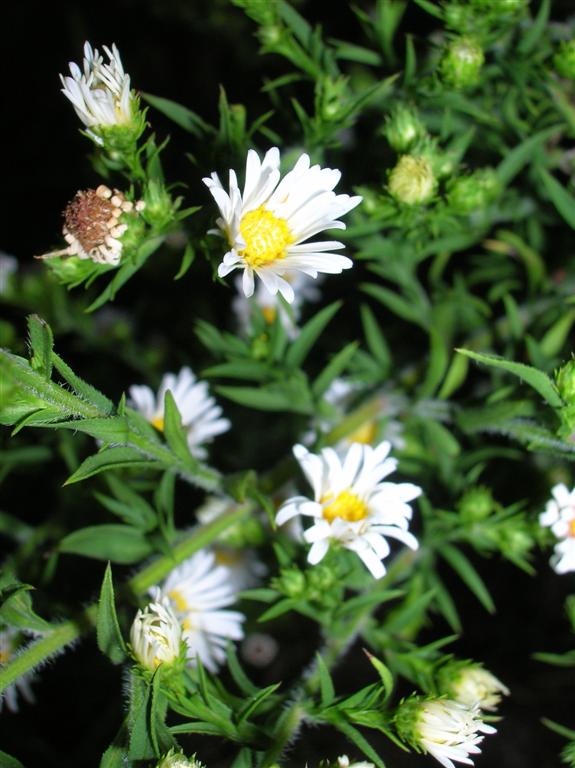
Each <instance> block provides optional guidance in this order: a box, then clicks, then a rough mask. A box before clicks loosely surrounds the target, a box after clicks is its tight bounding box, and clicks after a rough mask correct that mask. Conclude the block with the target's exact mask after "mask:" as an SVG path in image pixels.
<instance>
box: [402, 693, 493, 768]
mask: <svg viewBox="0 0 575 768" xmlns="http://www.w3.org/2000/svg"><path fill="white" fill-rule="evenodd" d="M395 723H396V726H397V730H398V732H399V735H400V736H401V737H402V739H403V740H404V741H406V742H408V743H409V744H411V745H412V746H413V747H415V749H418V750H420V751H422V752H424V753H426V754H429V755H431V756H432V757H434V758H435V759H436V760H437V761H438V762H439V763H441V765H443V766H444V768H455V765H454V763H465V764H466V765H473V760H471V758H470V757H469V755H478V754H480V753H481V750H480V749H479V746H478V744H480V743H481V742H482V741H483V739H484V736H483V735H482V734H491V733H495V732H496V729H495V728H493V726H491V725H486V724H485V723H484V722H483V720H482V719H481V715H480V711H479V707H477V706H474V707H468V706H466V705H465V704H461V703H460V702H457V701H453V700H452V699H440V698H437V699H422V698H419V697H417V696H413V697H411V698H409V699H407V700H405V701H404V702H402V703H401V704H400V706H399V708H398V711H397V713H396V716H395Z"/></svg>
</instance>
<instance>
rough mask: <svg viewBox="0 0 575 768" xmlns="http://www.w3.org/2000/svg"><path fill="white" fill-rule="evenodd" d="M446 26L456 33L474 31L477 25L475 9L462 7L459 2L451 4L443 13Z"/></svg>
mask: <svg viewBox="0 0 575 768" xmlns="http://www.w3.org/2000/svg"><path fill="white" fill-rule="evenodd" d="M443 14H444V20H445V26H446V27H448V28H449V29H453V30H455V31H456V32H463V33H465V32H467V30H469V29H473V26H474V24H475V14H474V13H473V9H472V8H470V7H469V6H467V5H461V4H460V3H458V2H454V3H450V4H449V5H447V6H446V7H445V8H444V11H443Z"/></svg>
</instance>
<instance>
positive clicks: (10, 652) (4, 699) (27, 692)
mask: <svg viewBox="0 0 575 768" xmlns="http://www.w3.org/2000/svg"><path fill="white" fill-rule="evenodd" d="M21 638H22V633H21V632H20V631H19V630H17V629H14V628H13V627H6V628H5V629H0V669H2V667H3V666H4V664H8V663H9V662H11V661H13V660H14V658H15V657H16V656H17V655H18V651H19V650H20V648H21V647H22V643H21ZM35 677H36V675H35V673H34V672H26V673H25V674H23V675H21V676H20V677H19V678H18V679H17V680H16V681H15V682H14V683H12V685H9V686H8V687H7V688H5V689H4V691H3V692H2V694H1V695H0V712H1V711H2V707H3V705H4V704H6V708H7V709H9V710H10V712H18V699H19V698H22V699H24V701H26V702H27V703H28V704H33V703H34V693H33V691H32V687H31V685H30V683H31V682H32V680H33V679H34V678H35Z"/></svg>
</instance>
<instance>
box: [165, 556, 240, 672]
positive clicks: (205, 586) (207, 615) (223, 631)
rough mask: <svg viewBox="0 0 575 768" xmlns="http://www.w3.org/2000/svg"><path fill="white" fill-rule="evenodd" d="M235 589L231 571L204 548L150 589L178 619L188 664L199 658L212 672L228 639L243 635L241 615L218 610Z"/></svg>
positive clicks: (228, 601) (229, 601)
mask: <svg viewBox="0 0 575 768" xmlns="http://www.w3.org/2000/svg"><path fill="white" fill-rule="evenodd" d="M237 592H238V590H237V587H236V585H235V583H234V581H233V577H232V573H231V571H230V570H229V569H228V568H226V567H225V566H223V565H217V564H216V557H215V555H214V553H213V552H209V551H206V550H200V551H199V552H196V554H195V555H193V556H192V557H190V558H189V559H188V560H186V561H185V562H183V563H182V564H181V565H179V566H177V567H176V568H174V570H173V571H172V572H171V573H170V574H169V575H168V577H167V579H166V580H165V582H164V583H163V585H162V587H161V588H158V587H155V588H153V590H152V594H153V596H154V599H155V600H160V599H163V600H166V601H168V602H169V604H170V606H171V607H172V609H173V610H174V613H175V614H176V616H177V617H178V619H179V620H180V623H181V625H182V627H183V638H184V640H185V641H186V643H187V656H188V659H189V660H190V662H191V664H194V663H195V661H196V657H199V658H200V660H201V662H202V664H203V665H204V666H205V667H206V669H208V670H209V671H210V672H215V671H216V670H217V668H218V666H219V665H221V664H222V663H223V662H224V661H225V658H226V652H225V648H226V645H227V644H228V642H229V640H241V639H242V638H243V636H244V632H243V629H242V622H243V621H244V619H245V617H244V615H243V614H242V613H240V612H239V611H225V610H222V608H225V607H226V606H228V605H231V604H232V603H234V602H235V601H236V599H237Z"/></svg>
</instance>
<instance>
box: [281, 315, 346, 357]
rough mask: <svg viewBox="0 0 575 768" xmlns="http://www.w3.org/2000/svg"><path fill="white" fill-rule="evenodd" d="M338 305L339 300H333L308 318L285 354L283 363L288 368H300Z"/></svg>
mask: <svg viewBox="0 0 575 768" xmlns="http://www.w3.org/2000/svg"><path fill="white" fill-rule="evenodd" d="M340 307H341V301H335V302H334V303H333V304H329V305H328V306H327V307H324V308H323V309H322V310H320V311H319V312H318V313H317V314H316V315H314V316H313V317H312V318H311V320H308V322H307V323H306V324H305V325H304V326H303V328H302V329H301V331H300V334H299V336H298V337H297V339H296V340H295V341H294V343H293V344H292V345H291V346H290V348H289V349H288V352H287V354H286V357H285V363H286V365H287V366H288V367H289V368H301V366H302V364H303V362H304V360H305V359H306V357H307V356H308V353H309V352H310V350H311V348H312V347H313V345H314V344H315V343H316V341H317V340H318V338H319V337H320V336H321V334H322V332H323V330H324V328H325V327H326V325H327V324H328V323H329V322H330V320H331V319H332V318H333V316H334V315H335V314H336V312H337V311H338V310H339V309H340Z"/></svg>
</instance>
